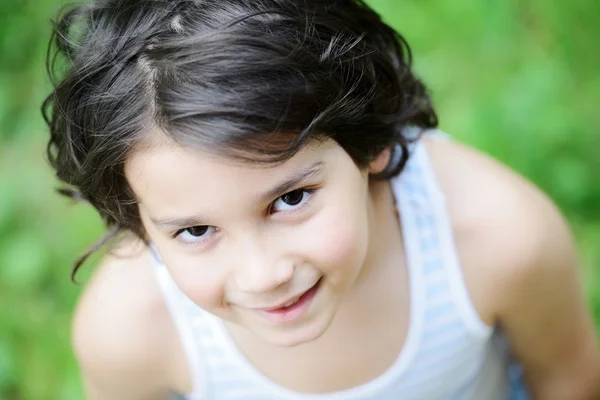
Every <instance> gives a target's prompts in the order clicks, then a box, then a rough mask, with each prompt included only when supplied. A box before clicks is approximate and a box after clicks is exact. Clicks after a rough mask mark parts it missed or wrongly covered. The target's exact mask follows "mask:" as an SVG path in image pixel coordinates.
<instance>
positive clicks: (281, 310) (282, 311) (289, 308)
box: [256, 277, 323, 323]
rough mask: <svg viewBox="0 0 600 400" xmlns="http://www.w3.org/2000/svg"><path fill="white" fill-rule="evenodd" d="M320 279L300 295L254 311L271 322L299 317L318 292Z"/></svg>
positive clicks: (292, 319)
mask: <svg viewBox="0 0 600 400" xmlns="http://www.w3.org/2000/svg"><path fill="white" fill-rule="evenodd" d="M322 280H323V278H322V277H321V278H319V280H318V281H317V282H316V283H315V284H314V285H313V286H312V287H311V288H310V289H308V290H307V291H305V292H304V293H302V294H301V295H300V296H297V297H296V298H293V299H291V300H288V301H286V303H283V304H281V305H279V306H276V307H272V308H264V309H258V310H256V312H257V313H258V314H259V315H261V316H263V317H265V318H266V319H268V320H270V321H273V322H279V323H281V322H291V321H294V320H296V319H298V318H300V317H301V316H302V315H303V314H304V313H305V312H306V310H307V309H308V307H309V306H310V303H311V300H312V299H313V298H314V297H315V294H316V293H317V292H318V290H319V288H320V286H321V281H322Z"/></svg>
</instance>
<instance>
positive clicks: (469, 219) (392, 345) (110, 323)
mask: <svg viewBox="0 0 600 400" xmlns="http://www.w3.org/2000/svg"><path fill="white" fill-rule="evenodd" d="M54 39H55V44H56V48H57V52H56V55H57V56H63V57H64V59H65V60H66V61H67V64H66V67H67V68H66V71H64V75H62V76H60V77H59V78H58V79H57V80H56V83H57V85H56V87H55V90H54V91H53V93H52V94H51V96H50V97H48V100H47V101H46V103H45V105H44V110H45V116H46V119H47V121H48V123H49V126H50V133H51V139H50V143H49V157H50V160H51V162H52V165H53V167H54V168H55V170H56V173H57V175H58V177H59V178H60V179H61V180H62V181H64V182H65V183H67V184H68V185H70V186H71V188H72V193H73V195H76V196H78V197H80V198H83V199H85V200H86V201H88V202H89V203H91V204H92V205H93V206H94V207H95V208H96V209H97V210H98V212H99V213H100V215H101V216H102V217H103V218H104V220H105V221H106V223H107V225H108V226H109V227H111V228H113V229H114V232H120V233H123V237H122V238H121V240H120V242H119V246H118V249H117V250H116V251H115V252H113V253H114V254H113V255H110V256H108V257H107V258H106V259H105V260H104V262H103V263H102V265H101V266H100V267H99V269H98V270H97V272H96V274H95V276H94V278H93V279H92V281H91V282H90V284H89V285H88V287H87V289H86V291H85V293H84V295H83V296H82V298H81V301H80V303H79V305H78V307H77V311H76V315H75V318H74V331H73V332H74V347H75V351H76V354H77V357H78V360H79V362H80V364H81V368H82V372H83V378H84V381H85V388H86V391H87V394H88V398H89V399H95V400H119V399H123V400H136V399H144V400H146V399H164V398H167V397H168V396H171V395H174V396H177V397H182V398H185V399H194V400H197V399H216V400H228V399H256V400H274V399H286V400H287V399H319V400H324V399H382V400H386V399H394V400H396V399H404V400H409V399H411V400H412V399H414V400H424V399H426V400H428V399H432V400H435V399H485V400H495V399H507V398H511V399H525V398H534V399H544V400H553V399H556V400H566V399H568V400H584V399H588V400H592V399H598V398H600V397H599V396H600V378H599V377H600V356H599V351H598V347H597V343H596V340H595V334H594V330H593V327H592V323H591V321H590V317H589V314H588V311H587V309H586V306H585V302H584V299H583V297H582V294H581V288H580V286H579V284H578V275H577V273H576V265H577V261H576V256H575V254H574V250H573V245H572V243H571V239H570V236H569V233H568V231H567V228H566V226H565V223H564V222H563V220H562V218H561V217H560V216H559V214H558V212H557V211H556V209H555V208H554V206H553V205H552V204H551V203H550V202H549V200H548V199H547V198H546V197H544V196H543V195H542V194H541V193H540V192H539V191H537V190H536V189H535V188H533V187H532V185H531V184H529V183H527V182H525V181H524V180H523V179H521V178H519V177H518V176H516V175H515V174H514V173H512V172H510V171H508V170H507V169H506V168H504V167H502V166H500V165H499V164H498V163H496V162H494V161H493V160H491V159H489V158H488V157H486V156H484V155H481V154H479V153H478V152H476V151H474V150H472V149H469V148H467V147H465V146H462V145H460V144H457V143H453V142H451V141H449V140H447V139H445V138H444V136H443V135H440V134H439V133H438V132H437V131H436V129H435V128H436V126H437V118H436V114H435V112H434V110H433V108H432V106H431V104H430V101H429V97H428V95H427V92H426V90H425V88H424V86H423V84H422V83H421V82H420V81H419V80H418V79H416V78H415V76H414V75H413V73H412V71H411V68H410V51H409V48H408V46H407V44H406V42H405V41H404V40H403V39H402V37H400V36H399V35H398V34H396V33H395V32H394V31H393V30H392V29H391V28H390V27H389V26H387V25H385V24H384V23H383V22H382V21H381V19H380V18H379V16H378V15H377V14H375V13H374V12H373V11H372V10H370V9H369V8H368V7H367V6H366V5H365V4H364V3H363V2H362V1H359V0H337V1H332V0H327V1H325V0H302V1H299V0H261V1H248V0H218V1H217V0H152V1H150V0H145V1H144V0H136V1H134V0H96V1H95V2H92V3H89V4H85V5H80V6H78V7H76V8H73V9H72V10H71V11H68V12H67V13H65V14H64V15H63V16H62V17H61V18H60V19H59V21H58V22H57V24H56V28H55V33H54ZM55 59H56V57H54V56H53V57H51V58H50V60H49V64H50V65H49V66H50V71H54V70H56V69H58V68H57V67H56V66H55V65H54V64H55V63H54V60H55ZM57 65H58V64H57ZM61 66H62V65H61ZM78 267H79V264H78V265H77V267H76V268H78ZM75 271H76V270H75ZM75 271H74V272H75ZM521 372H522V373H521Z"/></svg>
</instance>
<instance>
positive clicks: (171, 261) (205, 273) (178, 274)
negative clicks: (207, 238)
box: [164, 257, 226, 310]
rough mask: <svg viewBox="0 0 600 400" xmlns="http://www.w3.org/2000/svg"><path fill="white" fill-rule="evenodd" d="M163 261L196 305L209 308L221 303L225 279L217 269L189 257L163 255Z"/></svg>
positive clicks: (178, 284) (216, 306) (176, 281)
mask: <svg viewBox="0 0 600 400" xmlns="http://www.w3.org/2000/svg"><path fill="white" fill-rule="evenodd" d="M164 261H165V264H166V265H167V266H168V269H169V272H170V274H171V276H172V277H173V280H175V283H177V286H179V288H180V289H181V291H182V292H183V293H184V294H185V295H186V296H187V297H189V298H190V299H191V300H192V301H193V302H194V303H196V304H197V305H198V306H200V307H202V308H204V309H207V310H211V309H215V308H218V307H219V306H221V305H222V304H223V297H224V293H225V281H226V279H225V276H224V274H221V273H219V269H217V268H209V267H207V265H210V263H207V262H205V261H199V260H196V259H191V257H173V258H169V257H165V259H164Z"/></svg>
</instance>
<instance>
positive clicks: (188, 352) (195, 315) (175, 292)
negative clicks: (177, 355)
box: [150, 244, 207, 400]
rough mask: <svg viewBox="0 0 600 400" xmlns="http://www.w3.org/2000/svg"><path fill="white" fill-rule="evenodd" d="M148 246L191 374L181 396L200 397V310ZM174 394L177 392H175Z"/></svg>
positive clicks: (203, 383) (202, 389)
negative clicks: (188, 386) (189, 385)
mask: <svg viewBox="0 0 600 400" xmlns="http://www.w3.org/2000/svg"><path fill="white" fill-rule="evenodd" d="M150 250H151V252H152V254H153V259H152V268H153V271H154V275H155V277H156V280H157V282H158V285H159V287H160V290H161V292H162V295H163V298H164V299H165V303H166V306H167V309H168V310H169V313H170V314H171V318H172V319H173V323H174V325H175V328H176V330H177V332H178V333H179V339H180V341H181V344H182V346H183V351H184V353H185V357H186V361H187V363H188V367H189V370H190V375H191V377H192V387H193V389H192V392H191V393H187V394H184V395H183V397H184V398H185V399H189V400H196V399H203V398H204V397H203V394H204V393H205V392H206V384H207V380H206V374H205V368H204V366H203V364H204V363H203V354H202V347H203V346H202V343H201V342H202V340H203V337H204V336H206V333H207V329H206V328H205V327H204V326H203V325H204V323H203V321H202V313H203V310H201V309H200V307H198V306H197V305H196V304H195V303H194V302H192V301H191V300H190V299H189V298H188V297H187V296H186V295H185V294H184V293H183V292H182V291H181V289H179V286H177V283H176V282H175V281H174V280H173V277H172V276H171V274H170V273H169V270H168V269H167V267H166V266H165V264H164V262H163V261H162V259H161V257H160V255H159V253H158V250H157V249H156V247H155V246H154V245H152V244H150ZM176 397H178V396H177V395H176Z"/></svg>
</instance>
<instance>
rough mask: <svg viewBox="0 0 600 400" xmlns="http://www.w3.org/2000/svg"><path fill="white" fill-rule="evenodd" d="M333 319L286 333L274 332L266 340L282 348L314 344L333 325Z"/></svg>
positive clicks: (315, 322)
mask: <svg viewBox="0 0 600 400" xmlns="http://www.w3.org/2000/svg"><path fill="white" fill-rule="evenodd" d="M332 319H333V318H327V319H322V320H320V321H314V322H313V323H312V324H310V325H308V324H307V325H304V326H302V327H298V328H295V329H294V328H292V329H289V330H286V331H283V332H282V331H279V332H272V333H271V334H270V335H269V336H268V337H265V338H264V339H265V340H267V341H268V342H269V343H271V344H273V345H275V346H280V347H296V346H301V345H302V344H305V343H309V342H312V341H314V340H317V339H318V338H320V337H321V336H322V335H323V334H324V333H325V332H326V331H327V329H328V328H329V326H330V325H331V321H332Z"/></svg>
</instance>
